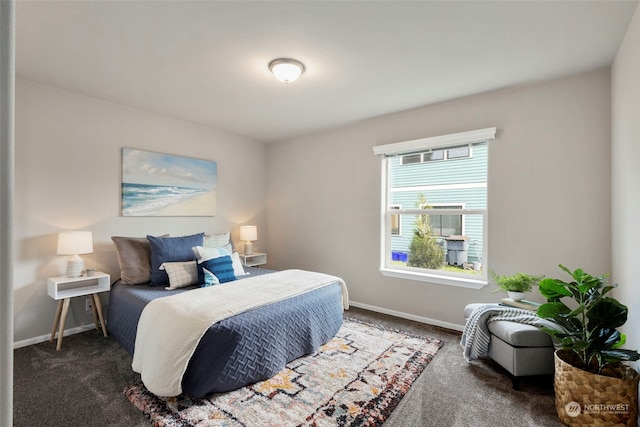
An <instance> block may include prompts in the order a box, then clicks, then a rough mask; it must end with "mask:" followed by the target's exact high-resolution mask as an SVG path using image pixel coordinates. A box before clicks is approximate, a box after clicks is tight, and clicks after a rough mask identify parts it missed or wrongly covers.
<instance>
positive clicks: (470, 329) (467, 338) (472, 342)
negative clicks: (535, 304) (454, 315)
mask: <svg viewBox="0 0 640 427" xmlns="http://www.w3.org/2000/svg"><path fill="white" fill-rule="evenodd" d="M497 320H508V321H510V322H517V323H524V324H526V325H534V326H537V327H540V326H546V327H548V328H550V329H558V330H561V328H560V326H558V325H557V324H555V323H553V322H551V321H549V320H545V319H541V318H539V317H538V316H537V315H536V313H535V312H533V311H530V310H525V309H523V308H515V307H505V306H503V305H499V304H486V305H482V306H479V307H478V308H476V309H475V310H473V312H472V313H471V316H469V319H467V323H466V324H465V325H464V330H463V332H462V338H461V340H460V346H462V348H463V349H464V358H465V359H466V361H467V362H470V361H471V360H474V359H477V358H478V357H483V356H486V355H487V354H489V343H490V341H491V332H489V323H490V322H495V321H497Z"/></svg>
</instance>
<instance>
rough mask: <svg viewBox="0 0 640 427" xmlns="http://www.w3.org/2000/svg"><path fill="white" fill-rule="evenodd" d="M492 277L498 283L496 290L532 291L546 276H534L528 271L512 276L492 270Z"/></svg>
mask: <svg viewBox="0 0 640 427" xmlns="http://www.w3.org/2000/svg"><path fill="white" fill-rule="evenodd" d="M490 273H491V278H492V279H493V281H494V282H495V283H496V285H498V288H497V289H496V290H494V292H498V291H505V292H531V289H533V287H534V286H535V285H537V284H538V282H540V280H542V278H543V277H544V276H534V275H531V274H527V273H516V274H514V275H511V276H507V275H500V274H496V272H495V271H493V270H491V272H490Z"/></svg>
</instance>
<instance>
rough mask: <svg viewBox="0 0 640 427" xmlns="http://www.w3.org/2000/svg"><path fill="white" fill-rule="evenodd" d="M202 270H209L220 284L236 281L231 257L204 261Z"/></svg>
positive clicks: (201, 264)
mask: <svg viewBox="0 0 640 427" xmlns="http://www.w3.org/2000/svg"><path fill="white" fill-rule="evenodd" d="M200 268H202V269H207V270H209V271H210V272H211V273H213V274H214V275H215V276H216V277H217V278H218V280H219V281H220V283H225V282H231V281H232V280H236V275H235V273H234V270H233V260H232V259H231V256H230V255H225V256H221V257H218V258H212V259H208V260H206V261H202V262H201V263H200ZM202 284H203V283H201V285H202Z"/></svg>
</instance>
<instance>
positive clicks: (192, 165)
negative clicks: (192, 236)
mask: <svg viewBox="0 0 640 427" xmlns="http://www.w3.org/2000/svg"><path fill="white" fill-rule="evenodd" d="M217 176H218V166H217V163H216V162H213V161H210V160H201V159H194V158H190V157H183V156H174V155H169V154H161V153H154V152H151V151H143V150H136V149H133V148H123V149H122V216H214V215H215V214H216V208H217V203H218V201H217V190H216V185H217Z"/></svg>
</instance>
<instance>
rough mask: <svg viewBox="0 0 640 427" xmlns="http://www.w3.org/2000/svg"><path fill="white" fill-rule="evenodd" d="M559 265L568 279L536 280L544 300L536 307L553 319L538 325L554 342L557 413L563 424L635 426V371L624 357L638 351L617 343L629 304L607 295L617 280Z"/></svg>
mask: <svg viewBox="0 0 640 427" xmlns="http://www.w3.org/2000/svg"><path fill="white" fill-rule="evenodd" d="M560 268H561V269H562V270H563V271H564V272H566V273H567V274H569V275H570V276H571V278H572V280H571V281H570V282H565V281H563V280H560V279H552V278H546V279H543V280H542V281H540V283H539V284H538V288H539V290H540V293H541V294H542V295H543V296H544V297H545V298H546V299H547V303H545V304H542V305H541V306H540V307H539V308H538V311H537V313H538V317H541V318H543V319H547V320H549V321H551V322H552V323H551V325H550V327H542V330H543V331H545V332H547V333H548V334H550V335H551V337H552V338H554V341H555V342H556V344H557V347H559V349H558V350H557V351H556V353H555V381H554V388H555V392H556V411H557V412H558V416H559V417H560V420H561V421H562V422H564V423H565V424H568V425H587V424H589V425H591V424H594V423H595V425H625V426H635V425H637V420H636V417H637V414H638V391H637V389H638V380H639V378H640V377H639V376H638V373H637V372H636V371H635V370H633V369H631V368H630V367H629V366H627V365H626V364H624V363H623V362H626V361H635V360H638V359H639V358H640V354H638V352H637V351H635V350H625V349H622V348H620V347H621V346H623V345H624V344H625V341H626V337H625V335H624V334H622V333H620V332H619V331H618V330H617V328H619V327H620V326H622V325H624V323H625V322H626V321H627V312H628V309H627V307H626V306H625V305H623V304H621V303H620V302H618V301H617V300H616V299H614V298H611V297H608V296H606V295H607V294H608V293H609V292H611V290H613V289H614V288H615V287H617V285H616V284H611V285H609V284H607V281H606V279H605V277H606V276H599V277H594V276H592V275H590V274H588V273H585V272H584V271H583V270H582V269H577V270H575V271H573V272H572V271H570V270H569V269H568V268H567V267H565V266H563V265H560ZM565 301H566V302H567V303H568V304H569V305H567V304H565ZM594 420H595V421H594Z"/></svg>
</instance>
